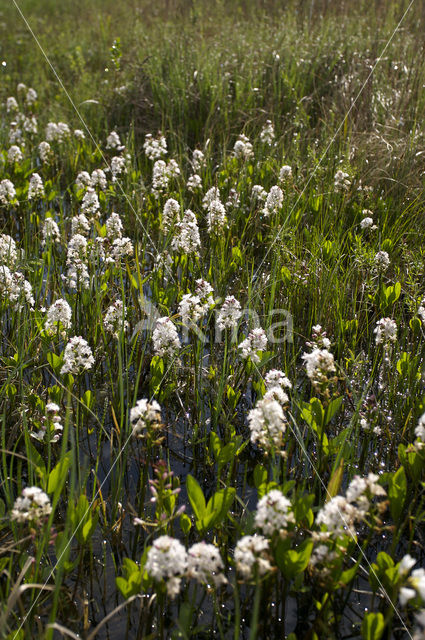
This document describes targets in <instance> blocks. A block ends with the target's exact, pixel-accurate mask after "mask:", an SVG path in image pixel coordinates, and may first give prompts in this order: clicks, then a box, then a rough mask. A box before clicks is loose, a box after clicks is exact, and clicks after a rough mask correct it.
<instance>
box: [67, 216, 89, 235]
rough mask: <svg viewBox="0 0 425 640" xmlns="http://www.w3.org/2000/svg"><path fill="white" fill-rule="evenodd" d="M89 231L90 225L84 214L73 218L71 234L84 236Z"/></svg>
mask: <svg viewBox="0 0 425 640" xmlns="http://www.w3.org/2000/svg"><path fill="white" fill-rule="evenodd" d="M89 231H90V224H89V221H88V220H87V218H86V216H85V215H84V213H80V214H79V215H78V216H74V217H73V218H72V220H71V234H72V235H73V236H74V235H81V236H86V235H87V234H88V233H89Z"/></svg>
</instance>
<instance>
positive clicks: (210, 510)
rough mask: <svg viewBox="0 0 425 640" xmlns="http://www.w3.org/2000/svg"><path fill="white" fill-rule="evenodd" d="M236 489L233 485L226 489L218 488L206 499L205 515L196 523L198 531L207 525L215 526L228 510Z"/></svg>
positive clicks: (207, 526)
mask: <svg viewBox="0 0 425 640" xmlns="http://www.w3.org/2000/svg"><path fill="white" fill-rule="evenodd" d="M235 495H236V489H235V488H234V487H227V488H226V489H220V490H219V491H216V492H215V494H214V495H213V496H212V497H211V498H210V499H209V500H208V504H207V507H206V510H205V516H204V517H203V518H202V519H201V520H200V522H197V523H196V526H197V528H198V529H199V531H203V530H205V529H208V528H209V527H215V526H216V525H217V524H220V522H222V521H223V520H224V519H225V518H226V516H227V512H228V511H229V509H230V507H231V506H232V504H233V500H234V499H235Z"/></svg>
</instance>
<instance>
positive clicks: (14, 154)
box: [7, 144, 24, 164]
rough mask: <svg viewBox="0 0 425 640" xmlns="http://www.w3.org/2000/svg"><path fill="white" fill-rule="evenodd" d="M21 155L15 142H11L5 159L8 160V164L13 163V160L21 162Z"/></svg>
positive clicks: (22, 155)
mask: <svg viewBox="0 0 425 640" xmlns="http://www.w3.org/2000/svg"><path fill="white" fill-rule="evenodd" d="M23 157H24V154H23V153H22V151H21V150H20V148H19V147H18V146H17V145H16V144H12V146H11V147H10V148H9V150H8V152H7V161H8V162H10V164H13V163H14V162H21V160H22V159H23Z"/></svg>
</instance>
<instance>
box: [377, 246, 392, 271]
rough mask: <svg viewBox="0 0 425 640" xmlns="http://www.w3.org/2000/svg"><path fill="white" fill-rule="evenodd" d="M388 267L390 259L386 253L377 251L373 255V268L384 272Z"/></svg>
mask: <svg viewBox="0 0 425 640" xmlns="http://www.w3.org/2000/svg"><path fill="white" fill-rule="evenodd" d="M389 265H390V257H389V255H388V253H387V252H386V251H378V253H377V254H376V255H375V267H376V269H377V271H386V270H387V269H388V267H389Z"/></svg>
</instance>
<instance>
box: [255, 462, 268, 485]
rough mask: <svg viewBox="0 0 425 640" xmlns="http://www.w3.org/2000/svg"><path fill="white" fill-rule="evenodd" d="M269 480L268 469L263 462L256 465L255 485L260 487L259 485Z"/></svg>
mask: <svg viewBox="0 0 425 640" xmlns="http://www.w3.org/2000/svg"><path fill="white" fill-rule="evenodd" d="M265 482H267V469H266V467H263V466H262V465H261V464H257V465H255V469H254V485H255V487H256V488H257V489H258V487H259V486H261V485H262V484H264V483H265Z"/></svg>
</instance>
